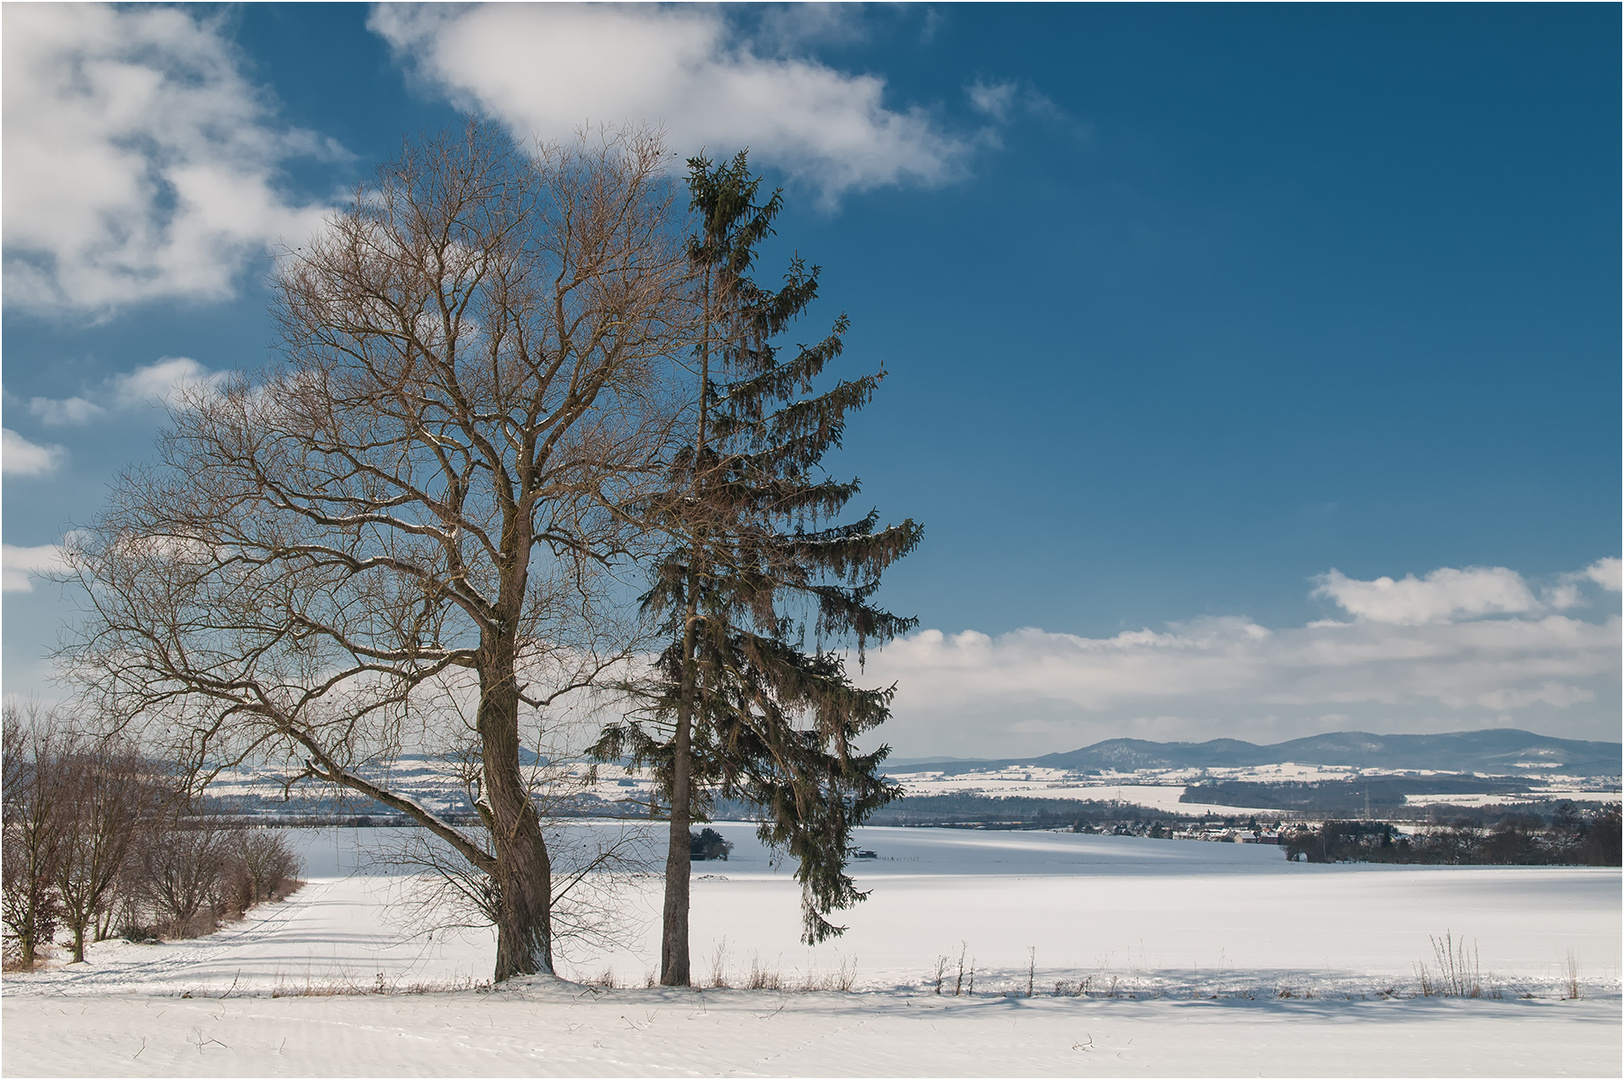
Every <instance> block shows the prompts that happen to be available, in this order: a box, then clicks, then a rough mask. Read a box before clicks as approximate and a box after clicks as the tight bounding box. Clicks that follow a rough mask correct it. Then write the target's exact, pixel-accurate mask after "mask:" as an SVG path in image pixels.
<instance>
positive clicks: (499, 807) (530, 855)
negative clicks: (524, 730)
mask: <svg viewBox="0 0 1624 1080" xmlns="http://www.w3.org/2000/svg"><path fill="white" fill-rule="evenodd" d="M495 651H496V656H495V657H493V658H492V663H490V664H489V665H488V666H485V667H482V668H481V670H480V700H479V734H480V739H481V743H482V746H483V751H484V759H485V760H484V766H485V797H486V800H487V801H488V802H489V803H490V812H491V822H490V825H491V842H492V844H493V845H494V846H495V855H496V876H495V879H494V880H493V882H492V885H493V886H494V888H495V889H496V904H495V908H496V974H495V976H494V978H495V980H496V981H497V982H504V981H506V980H508V979H511V978H514V977H516V976H519V975H551V974H552V973H553V940H552V900H553V868H552V861H551V859H550V858H549V857H548V855H547V842H546V840H545V839H543V837H542V835H541V819H540V818H538V817H537V816H536V808H535V805H534V804H533V803H532V802H531V801H530V791H529V788H528V786H527V785H526V784H525V782H524V775H523V772H522V771H521V769H520V764H519V691H518V686H517V684H516V682H515V681H514V672H513V649H512V646H511V645H510V644H508V643H503V644H502V645H500V646H498V648H497V649H496V650H495Z"/></svg>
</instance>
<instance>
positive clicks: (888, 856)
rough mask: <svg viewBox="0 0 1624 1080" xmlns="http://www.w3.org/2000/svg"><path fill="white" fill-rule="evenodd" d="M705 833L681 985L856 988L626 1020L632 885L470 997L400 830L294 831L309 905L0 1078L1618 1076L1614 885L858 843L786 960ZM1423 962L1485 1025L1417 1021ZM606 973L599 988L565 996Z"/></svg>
mask: <svg viewBox="0 0 1624 1080" xmlns="http://www.w3.org/2000/svg"><path fill="white" fill-rule="evenodd" d="M601 827H602V828H609V826H601ZM717 827H718V828H719V829H720V831H721V832H722V833H723V835H724V836H726V837H727V838H728V839H729V840H731V841H733V842H734V844H735V848H734V851H733V853H732V856H731V858H730V859H729V860H728V861H726V862H711V863H698V864H696V865H695V882H694V917H693V935H692V940H693V955H694V969H695V976H696V979H697V980H698V981H701V982H704V983H707V984H708V983H712V982H716V981H718V979H717V976H718V975H720V976H722V980H721V981H726V982H728V983H730V984H732V985H733V986H739V985H743V984H747V983H748V982H749V980H750V972H751V970H752V969H754V970H755V971H758V972H762V973H766V974H770V975H774V976H776V977H777V978H779V979H780V980H781V981H782V982H783V983H784V984H786V985H800V984H803V983H804V982H806V981H807V980H808V979H809V978H810V979H811V980H812V981H813V982H822V983H823V984H825V985H828V984H829V982H830V981H831V980H833V981H839V980H840V979H841V978H842V973H850V974H849V979H850V985H851V991H850V992H833V991H830V992H814V993H806V992H785V991H775V990H738V989H717V988H711V989H704V990H700V991H694V990H684V991H676V990H662V989H646V988H643V987H642V984H643V983H644V982H645V981H647V979H648V977H649V975H650V974H651V973H652V971H653V969H654V966H655V963H656V957H657V948H656V946H657V925H656V918H655V917H656V913H657V910H658V898H659V891H658V890H659V881H658V878H657V876H656V875H653V874H650V875H647V876H645V877H642V878H637V879H633V880H632V881H631V882H629V889H628V890H627V892H626V896H625V899H624V903H623V910H622V912H621V918H622V920H623V922H624V924H625V927H626V936H625V938H624V940H622V941H620V942H618V943H615V944H613V945H610V946H607V947H605V946H601V945H600V946H588V945H584V944H582V943H578V942H563V943H561V945H560V953H561V956H560V960H561V962H560V973H561V974H562V975H563V976H565V978H566V979H568V980H571V981H568V982H564V981H556V980H535V981H527V983H526V984H525V985H518V986H516V985H513V984H508V985H507V986H505V987H504V988H502V989H500V990H495V991H492V990H489V989H487V988H486V987H484V986H482V985H480V984H482V983H484V981H485V980H486V979H488V978H489V973H490V965H491V963H492V955H493V945H492V940H491V936H490V934H489V933H488V932H466V931H464V932H456V931H450V930H445V929H441V930H438V931H435V932H434V933H433V934H432V936H430V935H429V934H428V933H427V932H426V931H425V929H424V928H423V927H422V926H421V925H414V926H406V925H404V924H403V923H402V921H401V918H402V916H401V909H400V907H399V905H398V900H399V899H400V898H401V896H402V895H403V894H404V892H405V891H406V890H407V889H408V887H409V886H410V884H411V879H410V878H407V877H403V876H400V875H399V874H398V873H395V874H391V873H389V872H388V869H387V868H386V867H382V866H378V865H375V864H373V863H372V862H371V860H369V859H368V858H367V857H366V855H365V851H366V849H368V848H375V847H378V846H380V845H386V844H387V843H389V842H390V841H391V839H392V837H391V830H383V829H371V830H366V829H362V830H349V829H345V830H299V831H296V832H294V833H293V834H292V835H293V836H294V838H295V839H296V840H297V841H298V842H299V843H300V844H301V845H302V846H303V848H304V850H305V855H306V877H307V878H308V879H309V881H310V884H309V885H307V886H306V887H305V888H304V889H303V890H301V891H300V892H299V893H297V894H295V896H294V897H293V898H292V899H290V900H288V901H287V902H285V903H282V904H276V905H268V906H266V907H263V908H261V909H259V910H257V911H256V912H255V913H253V914H252V915H251V916H250V917H249V918H248V919H246V920H244V921H243V922H241V923H237V924H234V925H231V926H229V927H227V928H226V929H225V930H223V931H221V932H220V933H218V934H216V935H214V936H212V937H210V938H206V939H200V940H198V941H192V942H180V943H170V944H165V945H159V946H150V945H135V944H130V943H124V942H107V943H103V944H101V945H99V946H97V947H95V948H94V949H93V950H92V952H91V955H90V962H89V963H88V964H86V965H83V966H82V967H80V966H75V967H74V968H68V969H63V968H55V969H52V970H47V971H42V972H39V973H35V974H32V975H28V976H8V977H7V978H6V979H5V982H4V997H3V1008H4V1016H3V1020H4V1025H3V1031H0V1038H3V1047H0V1050H3V1071H4V1074H5V1075H7V1076H29V1075H494V1074H504V1075H656V1074H658V1075H718V1074H723V1073H741V1074H755V1075H785V1074H818V1075H859V1074H861V1075H1057V1074H1096V1073H1097V1074H1100V1075H1130V1074H1144V1075H1236V1074H1241V1073H1247V1074H1266V1075H1536V1074H1537V1075H1562V1074H1571V1075H1618V1073H1619V1071H1620V1054H1621V1050H1624V1047H1621V1035H1620V1033H1621V1025H1620V1020H1621V1015H1620V996H1619V986H1620V984H1619V979H1620V954H1621V950H1624V940H1621V930H1620V914H1621V912H1620V873H1619V871H1618V870H1616V869H1587V868H1552V867H1391V866H1369V865H1366V866H1312V865H1307V864H1293V863H1287V862H1286V861H1285V859H1284V858H1283V856H1282V854H1281V852H1280V851H1279V850H1278V849H1275V848H1271V847H1267V846H1253V845H1239V844H1219V843H1198V842H1193V841H1167V840H1148V839H1139V838H1132V837H1109V836H1079V835H1072V834H1064V833H1043V832H987V831H977V830H945V829H885V828H873V829H865V830H862V831H861V833H860V836H859V838H858V843H859V844H860V845H861V846H863V847H865V848H870V849H872V850H874V851H875V852H876V854H877V856H878V857H877V858H875V859H873V860H862V861H859V862H857V863H855V864H854V866H853V869H854V872H855V875H856V877H857V878H858V881H859V884H860V886H861V887H862V888H865V889H871V890H872V895H871V896H870V898H869V900H868V901H866V902H865V903H863V904H861V905H859V906H858V907H857V908H855V909H854V910H852V911H851V912H849V913H847V914H846V916H845V918H844V920H843V921H845V922H847V923H848V924H849V926H850V929H849V930H848V931H847V933H846V934H845V935H844V936H843V937H841V938H839V939H837V940H836V941H834V942H832V943H829V944H825V945H822V946H819V947H816V948H808V947H806V946H804V945H801V944H800V943H799V941H798V934H799V911H798V905H799V890H798V888H797V886H796V885H795V883H794V881H793V880H792V878H791V877H790V874H789V869H790V868H789V867H787V866H784V865H782V864H780V865H778V866H776V867H774V866H772V865H770V863H769V860H768V858H767V853H766V852H765V851H763V850H762V849H761V847H760V846H759V845H758V844H757V843H756V841H755V839H754V835H753V828H752V827H751V826H749V825H742V824H721V825H719V826H717ZM413 931H416V932H415V933H413ZM1445 934H1448V935H1450V937H1451V939H1452V940H1453V941H1455V942H1457V943H1465V944H1466V945H1467V946H1468V948H1469V949H1470V951H1471V953H1472V954H1473V955H1475V957H1476V962H1477V964H1479V965H1480V971H1481V983H1482V989H1483V992H1484V994H1485V995H1486V996H1483V997H1479V998H1476V999H1458V998H1438V997H1432V998H1424V997H1417V996H1414V995H1415V994H1416V992H1417V990H1418V986H1417V975H1418V965H1419V964H1427V965H1429V966H1433V967H1434V968H1435V967H1436V962H1435V955H1434V951H1433V947H1432V941H1433V938H1435V937H1436V938H1442V937H1443V936H1444V935H1445ZM961 955H962V957H963V960H964V966H965V969H966V976H967V979H966V982H967V981H968V977H970V972H971V971H972V970H973V980H974V982H973V993H961V994H960V995H959V996H953V990H954V989H955V986H958V987H959V988H960V989H961V990H968V989H969V987H968V986H966V985H964V984H963V983H961V982H960V981H959V977H958V970H959V960H960V956H961ZM944 957H945V958H946V961H945V965H944V967H945V973H944V984H943V987H942V991H943V992H942V993H940V994H938V993H937V992H936V970H937V967H938V964H939V962H940V961H939V958H944ZM1570 957H1571V958H1572V959H1573V962H1574V963H1575V964H1576V965H1577V973H1578V976H1579V979H1580V982H1581V990H1582V997H1581V999H1580V1000H1576V1001H1575V1000H1567V999H1566V998H1565V996H1564V995H1565V992H1566V986H1567V979H1568V975H1569V971H1568V963H1569V958H1570ZM1029 972H1030V975H1029ZM609 973H612V979H613V981H614V982H615V983H617V984H618V986H617V988H614V989H607V988H604V987H602V986H588V985H586V984H587V983H588V982H599V983H601V982H603V981H605V980H604V976H605V975H606V974H609ZM1029 979H1030V983H1031V988H1032V991H1033V996H1031V997H1027V996H1026V994H1027V988H1028V982H1029ZM627 984H634V988H628V985H627ZM1057 984H1062V988H1063V989H1064V990H1065V991H1066V995H1065V996H1056V994H1055V990H1056V987H1057ZM448 988H455V989H448ZM379 989H381V990H384V991H386V992H384V993H375V992H374V993H366V992H365V991H368V990H372V991H376V990H379ZM425 989H426V990H432V991H434V992H428V993H416V992H412V991H414V990H419V991H420V990H425ZM336 990H349V991H361V992H360V993H354V992H352V993H346V994H341V995H336V996H328V995H331V994H332V992H333V991H336ZM1079 991H1081V992H1082V994H1081V996H1073V995H1077V994H1078V992H1079ZM307 995H314V996H307ZM1524 995H1532V996H1524Z"/></svg>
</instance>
